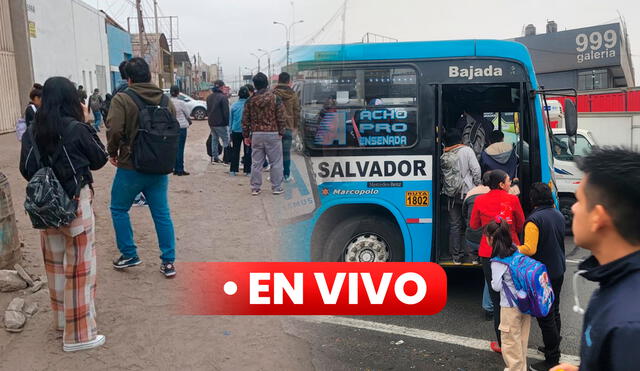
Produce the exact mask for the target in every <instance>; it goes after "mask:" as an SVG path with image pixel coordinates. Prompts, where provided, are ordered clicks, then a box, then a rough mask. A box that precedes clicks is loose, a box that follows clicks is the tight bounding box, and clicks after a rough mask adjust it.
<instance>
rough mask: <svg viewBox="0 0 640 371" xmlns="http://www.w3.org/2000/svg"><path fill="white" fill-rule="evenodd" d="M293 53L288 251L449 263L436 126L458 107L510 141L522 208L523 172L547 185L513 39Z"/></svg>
mask: <svg viewBox="0 0 640 371" xmlns="http://www.w3.org/2000/svg"><path fill="white" fill-rule="evenodd" d="M292 55H293V58H292V60H293V62H294V63H293V64H292V65H290V66H289V68H290V71H291V72H292V74H293V75H294V76H295V79H296V82H295V84H294V90H296V91H297V92H298V94H299V98H300V101H301V124H300V129H299V135H300V138H301V142H302V145H301V146H300V148H301V152H300V154H298V155H294V156H293V157H294V158H293V162H294V166H293V167H294V171H293V174H292V175H293V177H294V181H293V182H292V183H291V184H290V185H289V187H288V189H287V193H286V197H285V205H284V206H283V211H282V215H283V216H284V217H283V219H285V220H287V221H288V225H287V226H286V227H285V228H284V229H283V230H284V231H285V232H284V233H285V240H286V241H287V242H288V243H289V244H290V245H289V246H288V248H289V251H290V252H291V255H290V256H289V258H292V259H295V260H303V261H345V262H381V261H412V262H437V263H440V264H442V265H448V264H452V262H451V261H450V259H448V258H447V257H446V255H448V254H447V252H448V227H447V222H446V220H447V212H448V210H447V206H446V202H443V200H442V199H441V196H440V193H441V192H440V187H441V175H440V164H439V161H440V156H441V154H442V152H443V145H442V143H441V139H440V137H439V133H444V131H445V129H446V128H448V127H451V126H454V125H457V124H458V121H459V120H462V119H464V118H465V115H475V117H476V118H478V117H481V118H482V119H484V120H486V122H490V123H491V125H493V128H494V129H498V130H501V131H503V132H505V134H507V135H505V140H507V141H511V142H512V143H513V145H514V148H515V149H516V150H517V154H518V157H519V169H518V178H519V187H520V190H521V196H520V198H521V202H522V205H523V208H524V210H525V213H526V212H527V211H529V209H530V206H529V202H528V197H524V195H527V194H528V191H529V188H530V186H531V184H532V183H534V182H544V183H546V184H549V185H550V187H552V189H554V190H555V189H556V187H555V180H554V178H553V171H552V170H553V156H552V155H551V147H550V143H551V135H552V134H551V131H550V129H549V126H548V124H546V122H545V120H544V118H543V112H542V107H543V99H542V97H541V96H542V94H541V90H539V87H538V85H537V82H536V78H535V74H534V70H533V64H532V62H531V58H530V56H529V53H528V51H527V49H526V48H525V46H523V45H522V44H519V43H516V42H510V41H498V40H460V41H435V42H402V43H400V42H398V43H379V44H350V45H320V46H303V47H299V48H297V49H296V50H294V52H293V54H292ZM569 111H570V109H567V115H568V116H571V112H569ZM574 112H575V110H574ZM568 121H572V120H571V119H569V120H568ZM569 125H572V124H571V123H569ZM486 134H487V135H488V134H489V133H486Z"/></svg>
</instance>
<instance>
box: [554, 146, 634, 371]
mask: <svg viewBox="0 0 640 371" xmlns="http://www.w3.org/2000/svg"><path fill="white" fill-rule="evenodd" d="M580 168H581V169H582V171H584V173H585V176H584V178H583V180H582V182H581V183H580V187H579V188H578V191H577V192H576V199H577V202H576V203H575V204H574V205H573V207H572V211H573V215H574V216H573V226H572V229H573V235H574V240H575V243H576V245H578V246H581V247H583V248H585V249H588V250H590V251H591V253H592V254H593V255H592V256H591V257H589V258H588V259H587V260H585V261H584V262H582V263H581V264H580V265H579V269H580V271H578V272H577V273H576V274H581V275H582V276H583V277H584V278H586V279H588V280H590V281H594V282H598V283H599V284H600V287H599V288H598V289H597V290H596V291H595V292H594V293H593V296H592V297H591V301H590V302H589V307H588V308H587V310H586V313H585V316H584V324H583V331H582V338H581V342H580V362H581V364H580V369H582V370H589V371H593V370H616V371H619V370H637V369H638V365H640V351H638V349H640V348H639V346H638V340H639V339H640V297H639V296H638V293H639V292H640V219H638V210H640V188H638V183H639V182H640V153H637V152H633V151H630V150H626V149H619V148H606V147H605V148H604V149H595V150H594V151H593V152H592V153H591V154H590V155H589V156H586V157H585V158H584V159H583V161H582V162H581V164H580ZM576 295H577V294H576ZM574 311H577V312H579V313H583V310H582V308H580V304H579V303H578V300H577V296H576V305H575V306H574ZM552 370H553V371H559V370H565V371H571V370H578V367H576V366H573V365H568V364H561V365H558V366H556V367H554V368H553V369H552Z"/></svg>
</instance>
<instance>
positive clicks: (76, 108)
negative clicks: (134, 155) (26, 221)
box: [20, 77, 107, 352]
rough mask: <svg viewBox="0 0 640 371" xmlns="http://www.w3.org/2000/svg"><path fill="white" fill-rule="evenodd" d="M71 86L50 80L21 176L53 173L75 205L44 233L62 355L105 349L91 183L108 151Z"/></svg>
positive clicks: (28, 136)
mask: <svg viewBox="0 0 640 371" xmlns="http://www.w3.org/2000/svg"><path fill="white" fill-rule="evenodd" d="M83 120H84V112H83V109H82V106H81V103H80V98H79V97H78V92H77V91H76V89H75V87H74V85H73V83H72V82H71V81H69V80H68V79H66V78H64V77H52V78H49V79H48V80H47V81H46V82H45V83H44V87H43V90H42V105H41V107H40V109H39V110H38V115H37V117H36V120H35V123H34V124H33V125H31V126H30V127H29V129H28V130H27V132H26V133H25V135H24V137H23V140H22V151H21V153H20V172H21V173H22V176H24V178H25V179H26V180H30V179H31V178H32V177H33V176H34V175H35V173H36V172H37V171H38V170H39V169H41V168H42V167H45V166H48V167H50V168H52V169H53V172H54V174H55V175H56V178H57V179H58V180H59V182H60V184H61V185H62V188H63V189H64V191H65V193H66V194H67V196H69V197H70V198H72V199H74V198H75V199H76V200H77V204H78V207H77V210H76V218H75V219H74V220H73V221H72V222H71V223H70V224H69V225H66V226H63V227H60V228H48V229H42V230H41V231H40V241H41V247H42V254H43V257H44V266H45V270H46V273H47V279H48V286H49V295H50V298H51V309H52V311H53V315H54V318H53V319H54V324H55V327H56V329H57V330H60V331H64V335H63V350H64V351H67V352H71V351H76V350H83V349H90V348H94V347H97V346H100V345H102V344H104V342H105V337H104V336H103V335H98V329H97V326H96V311H95V293H96V291H95V290H96V251H95V246H94V242H95V230H94V228H95V218H94V214H93V208H92V200H93V188H92V183H93V177H92V175H91V170H98V169H100V168H101V167H102V166H104V165H105V164H106V163H107V153H106V152H105V150H104V145H103V144H102V143H101V142H100V139H99V138H98V136H97V135H96V132H95V131H94V129H93V128H91V127H90V126H89V125H85V124H83V123H82V122H83Z"/></svg>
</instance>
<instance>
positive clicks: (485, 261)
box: [480, 258, 502, 346]
mask: <svg viewBox="0 0 640 371" xmlns="http://www.w3.org/2000/svg"><path fill="white" fill-rule="evenodd" d="M480 261H481V262H482V272H483V273H484V280H485V281H486V282H487V285H488V286H489V296H490V297H491V302H492V303H493V328H494V330H495V331H496V339H497V340H498V345H500V346H502V340H501V339H500V330H499V329H498V326H500V293H499V292H497V291H495V290H494V289H493V288H491V260H490V259H489V258H480Z"/></svg>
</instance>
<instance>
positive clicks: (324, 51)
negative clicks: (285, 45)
mask: <svg viewBox="0 0 640 371" xmlns="http://www.w3.org/2000/svg"><path fill="white" fill-rule="evenodd" d="M292 60H293V62H294V65H298V66H299V69H300V70H304V69H305V68H306V67H305V65H308V66H314V67H313V68H316V67H317V66H320V67H317V68H322V66H325V65H329V66H331V65H334V64H348V65H349V66H356V67H357V66H359V65H360V64H363V65H366V66H375V65H377V64H380V65H396V64H397V65H401V66H411V65H416V64H417V63H421V62H438V63H440V65H446V64H452V63H456V61H466V62H468V61H478V62H479V63H480V65H482V63H483V61H489V62H491V61H495V63H500V62H505V66H506V65H507V64H508V65H515V66H520V67H521V68H522V73H523V74H524V76H520V79H519V80H517V81H516V80H514V82H512V83H515V82H521V83H523V85H521V86H523V87H525V88H526V89H527V90H528V91H529V92H531V91H535V90H537V89H538V85H537V82H536V77H535V73H534V69H533V64H532V61H531V58H530V56H529V53H528V51H527V49H526V47H525V46H524V45H522V44H519V43H516V42H511V41H498V40H460V41H434V42H405V43H378V44H352V45H319V46H302V47H298V48H296V49H294V50H293V52H292ZM495 63H493V64H495ZM483 66H484V65H483ZM416 68H417V67H416ZM449 68H452V67H451V66H449ZM511 68H512V69H514V67H511ZM424 72H425V71H423V70H419V69H418V70H417V72H416V75H418V76H419V78H422V77H423V76H424V75H426V74H425V73H424ZM514 73H515V72H514ZM451 74H452V72H451V71H450V72H449V76H451ZM445 80H447V79H446V78H445V79H444V80H443V81H445ZM443 81H440V82H437V81H436V82H434V83H433V84H432V83H425V84H424V85H428V86H429V88H430V89H433V86H435V85H438V84H440V85H441V86H444V85H447V84H449V83H450V82H446V81H445V82H443ZM476 81H477V80H476V79H472V78H470V79H468V81H464V83H465V84H474V83H475V82H476ZM451 83H452V84H453V82H451ZM484 83H485V84H490V82H487V80H486V79H485V82H484ZM422 85H423V81H422V80H421V81H420V82H417V86H418V87H417V89H418V90H419V96H420V98H417V105H418V108H417V109H416V111H417V113H416V115H418V114H419V113H420V112H419V111H420V110H421V109H422V108H421V107H422V105H424V104H430V102H422V101H421V99H424V98H425V97H424V96H422ZM439 94H440V96H439V97H438V98H437V99H440V100H439V101H438V102H439V104H442V100H441V99H442V91H441V90H440V93H439ZM533 94H534V93H531V96H532V97H533ZM522 100H524V99H522ZM529 100H532V102H531V105H530V107H531V108H529V111H530V112H529V115H530V117H531V119H532V120H533V122H534V123H535V125H536V130H535V132H536V134H535V135H534V134H528V135H530V138H535V139H536V140H537V143H536V142H534V144H533V146H532V148H537V150H533V152H534V153H535V158H536V160H535V161H534V163H535V162H537V163H538V164H539V165H536V166H533V165H532V168H534V167H536V168H537V169H538V170H536V171H535V174H532V175H531V177H532V179H534V180H535V181H541V182H544V183H546V184H550V185H552V187H553V189H555V186H554V184H555V183H554V180H553V173H552V171H551V170H552V169H553V165H552V158H551V153H550V144H549V130H548V128H547V127H546V125H545V124H544V121H543V116H542V110H541V108H542V104H541V99H540V97H537V96H535V97H533V98H531V97H530V98H529ZM525 104H526V103H525ZM438 109H441V108H438ZM427 110H428V109H427ZM531 111H532V112H531ZM427 114H428V113H427ZM437 119H441V117H438V118H437ZM522 120H523V121H524V120H526V118H523V119H522ZM417 122H418V124H417V125H421V126H425V125H424V123H420V120H417ZM439 124H441V123H435V124H434V125H439ZM418 130H421V128H420V127H418ZM417 136H418V138H417V140H418V142H420V141H421V140H422V141H424V140H426V139H430V138H431V137H429V134H428V133H427V134H425V133H423V132H421V131H419V132H418V133H417ZM436 137H437V134H436V133H433V138H431V140H432V141H433V142H434V143H435V142H436ZM437 147H438V144H434V148H437ZM528 151H529V150H528ZM329 152H331V151H329ZM406 152H410V151H405V153H402V154H398V155H396V154H395V152H394V150H391V151H389V154H388V155H386V154H380V150H378V151H377V153H376V154H375V155H369V154H364V153H363V154H360V153H354V152H353V151H352V152H350V153H349V155H347V156H342V155H341V154H340V152H339V151H335V153H334V154H333V156H332V155H331V154H329V155H325V156H305V157H304V161H303V160H302V159H301V158H297V160H295V161H294V166H293V168H294V169H293V170H292V176H293V178H294V181H293V182H292V183H291V184H289V186H288V187H287V192H286V194H285V201H284V203H285V205H286V206H285V208H287V209H289V211H291V210H295V209H299V212H296V211H293V215H291V213H289V214H290V215H289V216H290V218H289V224H288V225H287V226H285V227H283V241H286V243H285V244H284V245H286V246H285V249H286V251H287V253H286V258H287V259H291V260H297V261H308V260H323V259H318V257H317V252H315V253H314V251H312V245H313V244H317V243H318V239H320V240H323V239H330V238H331V234H332V233H334V232H335V233H339V231H331V230H328V231H324V232H323V234H324V236H320V237H319V236H317V228H318V225H319V224H322V223H326V221H325V219H327V218H328V217H327V215H328V213H330V212H331V210H335V209H336V208H342V209H343V210H346V211H348V210H350V208H352V209H354V210H355V209H357V208H358V207H361V206H363V205H366V207H367V208H370V210H374V211H375V212H376V213H378V212H384V213H386V215H387V216H389V217H391V218H392V219H393V220H394V221H395V222H396V224H397V227H398V228H399V232H400V234H401V238H402V245H403V246H404V252H403V255H404V256H403V260H404V261H413V262H428V261H433V260H434V252H433V244H434V241H435V240H434V233H435V232H436V229H435V228H434V221H435V220H436V218H437V217H438V216H437V215H436V212H434V205H435V204H436V202H437V201H436V199H437V198H438V197H439V192H438V190H437V189H434V187H435V183H436V182H437V181H436V180H435V179H436V178H434V171H435V170H436V169H434V167H435V166H437V165H434V164H437V163H438V159H439V153H440V152H439V151H438V150H436V151H435V152H433V153H431V154H420V153H411V154H408V153H406ZM307 154H308V153H307ZM354 154H355V155H354ZM436 157H437V158H436ZM340 161H342V165H341V166H339V167H340V169H336V168H335V166H336V165H335V163H336V162H340ZM356 161H359V164H360V165H359V166H360V167H358V163H356ZM366 161H378V162H379V163H380V162H381V163H384V161H391V162H394V164H395V166H396V174H395V175H397V176H390V177H380V178H379V179H378V178H376V175H377V174H378V173H377V172H375V174H373V175H374V176H373V177H370V176H367V175H371V174H370V173H368V172H367V171H369V172H370V170H371V168H367V171H364V172H363V171H362V170H363V168H364V166H365V165H364V164H365V162H366ZM402 161H405V164H404V165H403V166H404V168H403V169H404V172H403V173H404V176H403V175H400V174H399V169H398V167H399V166H400V163H402ZM421 161H422V162H425V163H427V164H428V165H427V166H426V168H425V169H426V170H427V173H426V175H424V173H422V172H420V171H418V172H416V171H415V168H414V167H415V166H416V165H415V164H416V163H419V162H421ZM323 162H324V163H329V164H328V165H327V164H325V166H322V163H323ZM347 162H348V163H350V164H351V165H350V167H349V169H348V172H349V174H350V175H351V174H354V173H355V174H356V175H355V176H353V178H355V179H357V180H355V181H349V180H348V176H345V175H344V173H345V172H347V169H346V163H347ZM406 162H409V163H410V165H411V166H412V168H411V176H407V171H408V169H407V167H408V166H409V165H407V164H406ZM372 163H373V162H369V165H368V166H372V165H371V164H372ZM529 163H532V162H531V159H530V160H529ZM389 167H391V165H389ZM327 169H329V173H331V172H335V173H337V174H338V175H340V176H338V178H335V177H331V176H327V177H325V178H323V177H321V176H320V175H326V173H327ZM382 170H383V172H384V169H382ZM532 171H533V170H532ZM341 172H342V174H341ZM329 175H332V174H329ZM333 175H335V174H333ZM362 175H364V176H362ZM423 175H424V176H423ZM370 182H380V183H385V182H386V184H382V186H381V187H375V185H376V184H373V186H372V184H370ZM394 182H398V184H394ZM398 185H400V186H398ZM412 191H417V192H420V191H427V192H428V195H429V198H430V200H429V205H428V206H426V207H424V206H423V207H415V206H407V204H406V203H405V202H404V200H405V196H407V192H412ZM300 202H302V203H303V205H302V206H301V205H300ZM383 210H384V211H383ZM334 226H335V225H334ZM314 233H316V235H314ZM314 254H315V255H316V256H315V258H314ZM330 260H332V259H330Z"/></svg>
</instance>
